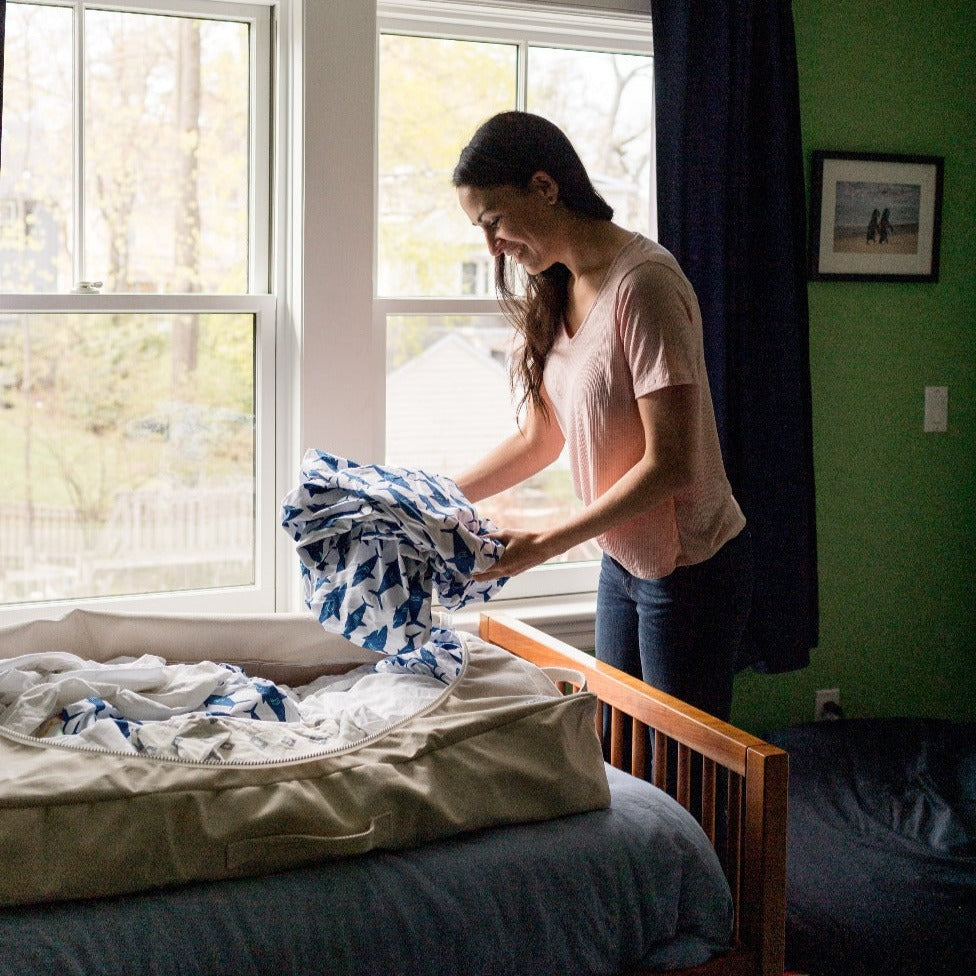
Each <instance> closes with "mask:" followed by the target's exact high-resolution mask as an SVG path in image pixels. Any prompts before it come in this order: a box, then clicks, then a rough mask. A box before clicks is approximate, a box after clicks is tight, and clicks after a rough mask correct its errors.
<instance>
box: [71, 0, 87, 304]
mask: <svg viewBox="0 0 976 976" xmlns="http://www.w3.org/2000/svg"><path fill="white" fill-rule="evenodd" d="M73 28H74V30H73V34H72V37H73V42H74V44H73V48H74V50H73V61H74V95H73V99H72V122H71V131H72V153H73V157H74V175H73V179H72V188H71V192H72V215H73V221H74V222H73V224H72V228H71V275H72V278H73V285H74V287H76V288H77V287H78V283H79V282H81V281H82V280H83V279H84V278H85V250H84V249H85V232H84V227H85V5H84V3H83V2H82V0H77V2H76V3H75V7H74V24H73Z"/></svg>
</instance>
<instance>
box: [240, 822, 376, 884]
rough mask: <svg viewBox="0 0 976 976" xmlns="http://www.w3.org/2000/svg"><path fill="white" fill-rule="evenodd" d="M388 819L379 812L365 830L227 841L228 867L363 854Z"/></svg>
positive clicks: (290, 863) (246, 867) (278, 864)
mask: <svg viewBox="0 0 976 976" xmlns="http://www.w3.org/2000/svg"><path fill="white" fill-rule="evenodd" d="M389 821H390V814H389V813H382V814H380V815H379V816H378V817H374V818H373V819H372V821H370V825H369V827H367V828H366V830H363V831H360V832H359V833H356V834H341V835H338V836H325V835H322V834H271V835H268V836H264V837H247V838H245V839H243V840H237V841H233V842H232V843H230V844H228V845H227V850H226V859H227V868H228V870H230V871H249V870H254V869H256V868H269V867H275V868H279V867H289V866H293V865H298V864H307V863H309V862H311V861H324V860H329V859H331V858H336V857H349V856H350V855H353V854H365V853H366V851H371V850H373V849H374V848H375V847H377V846H378V845H379V844H380V842H381V839H382V838H383V837H384V836H385V835H386V834H387V833H388V828H389Z"/></svg>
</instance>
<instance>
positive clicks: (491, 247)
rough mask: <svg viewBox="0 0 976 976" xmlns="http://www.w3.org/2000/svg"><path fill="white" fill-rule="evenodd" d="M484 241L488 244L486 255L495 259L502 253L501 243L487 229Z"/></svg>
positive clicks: (493, 233) (491, 231)
mask: <svg viewBox="0 0 976 976" xmlns="http://www.w3.org/2000/svg"><path fill="white" fill-rule="evenodd" d="M485 240H486V241H487V243H488V253H489V254H490V255H491V256H492V257H493V258H497V257H498V255H499V254H501V253H502V242H501V241H499V239H498V238H497V237H496V236H495V232H494V231H493V230H490V229H489V228H487V227H486V228H485Z"/></svg>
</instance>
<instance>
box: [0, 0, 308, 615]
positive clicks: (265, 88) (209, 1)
mask: <svg viewBox="0 0 976 976" xmlns="http://www.w3.org/2000/svg"><path fill="white" fill-rule="evenodd" d="M41 2H43V3H46V4H48V5H50V6H57V7H64V8H69V9H72V10H74V12H75V24H76V30H75V35H74V45H75V56H76V58H75V59H76V74H75V78H76V90H75V92H74V107H73V116H74V121H73V128H74V135H73V140H74V146H75V148H74V154H75V155H74V158H75V167H74V184H73V188H72V192H73V196H74V207H75V214H76V218H77V219H76V221H75V231H74V246H73V258H72V259H73V262H74V265H73V269H72V270H73V277H74V279H75V281H76V282H77V281H80V280H81V279H82V277H83V275H82V262H83V260H84V257H83V251H82V248H83V239H82V238H83V234H82V227H83V212H82V207H83V205H84V196H83V192H82V191H83V187H84V172H83V165H84V163H83V159H82V155H81V149H80V146H81V145H82V142H83V140H82V138H81V135H82V132H81V125H82V122H81V119H82V112H83V105H84V92H83V85H82V82H83V78H82V76H81V70H80V67H79V65H80V58H79V57H78V54H79V52H80V51H81V50H82V43H83V31H84V19H83V18H82V17H81V16H80V14H81V12H82V10H83V9H84V7H85V6H86V5H87V6H91V7H96V8H98V9H113V10H119V11H123V12H126V11H128V12H141V13H156V14H169V15H175V16H199V17H202V18H207V19H214V20H233V21H237V22H242V21H243V22H247V23H248V24H249V25H250V28H251V30H250V45H251V50H250V59H251V65H252V71H251V77H250V92H249V97H250V104H251V106H252V108H253V114H252V118H251V131H250V144H249V159H248V164H249V172H250V174H251V178H250V188H249V193H250V197H251V198H250V201H249V227H248V242H249V249H248V251H249V253H248V282H249V290H248V292H247V293H246V294H237V295H233V294H227V295H224V294H221V295H214V294H202V295H197V294H193V295H172V294H143V293H137V294H121V293H112V294H75V293H70V294H37V293H31V294H3V295H0V312H8V311H9V312H26V313H66V314H73V313H86V312H88V313H91V312H102V313H131V314H136V315H137V314H159V313H167V312H188V313H221V312H223V313H235V314H241V313H243V314H251V315H253V316H254V318H255V349H254V368H255V375H254V382H255V403H254V408H255V457H254V465H255V482H254V490H255V508H254V511H255V535H254V545H255V551H254V581H253V583H252V584H251V585H244V586H240V587H227V588H215V589H206V590H193V591H179V592H177V591H166V592H160V593H151V594H133V595H120V596H113V597H103V598H97V599H96V598H91V599H81V600H70V601H44V602H39V603H20V604H11V605H9V606H3V607H0V624H14V623H17V622H19V621H21V620H26V619H37V618H50V617H56V616H60V615H61V614H63V613H65V612H67V611H68V610H69V609H71V608H72V607H79V606H83V607H87V608H91V609H103V610H121V611H142V612H185V613H201V612H204V613H247V612H260V611H263V612H271V611H273V610H275V609H280V608H282V607H285V606H289V605H290V604H291V603H292V602H293V600H294V594H293V592H292V591H293V589H294V587H293V586H291V585H290V584H289V581H288V574H287V570H286V567H285V565H284V562H285V560H284V558H283V557H284V556H285V554H286V551H287V539H284V541H282V537H284V533H283V532H282V531H281V530H280V529H279V528H278V526H277V513H278V501H279V499H280V497H281V495H282V493H283V490H284V484H285V480H284V479H285V471H284V467H285V466H284V464H283V463H282V461H283V458H284V456H285V451H286V450H287V445H288V443H289V436H290V431H291V429H292V428H291V427H290V426H289V424H288V422H287V419H286V418H287V417H288V411H287V410H286V409H282V404H280V403H279V402H278V401H279V399H280V394H279V393H278V392H277V391H279V390H281V389H283V388H284V384H283V383H282V378H283V377H282V376H281V375H278V374H279V373H282V372H284V371H283V370H282V368H281V359H280V356H279V355H278V354H277V352H276V349H277V347H278V346H279V345H281V344H282V343H279V342H278V341H277V338H276V337H277V335H278V333H279V331H280V329H279V326H278V318H279V314H280V311H281V309H280V308H279V304H278V302H277V300H276V297H275V292H276V291H280V290H282V289H284V290H286V291H287V292H288V293H289V294H290V293H291V292H292V290H293V289H292V287H291V280H290V276H291V262H290V259H289V255H288V254H287V253H285V252H287V250H288V249H287V241H282V240H281V238H282V236H283V234H284V231H285V229H286V224H285V223H284V222H283V221H282V222H276V223H275V224H274V225H272V193H273V192H274V194H275V196H276V200H275V203H276V210H277V212H278V213H290V212H293V208H291V207H290V206H289V196H288V195H289V193H291V192H293V186H294V184H293V181H292V180H290V179H289V178H288V176H287V174H285V173H284V172H283V171H282V172H279V173H278V174H277V178H276V177H275V174H274V169H273V163H274V161H275V158H276V155H277V159H278V161H279V164H281V163H283V162H284V161H285V160H286V159H287V158H288V156H287V154H285V153H284V152H283V151H282V150H284V149H285V148H286V146H287V144H288V139H289V136H290V134H289V131H288V122H289V118H290V116H291V112H290V106H289V105H288V103H286V102H285V101H283V100H281V99H279V100H278V101H276V95H275V88H274V87H273V82H274V75H275V74H277V77H278V78H279V79H280V78H285V77H292V76H293V71H294V65H293V64H292V59H291V57H290V48H289V46H288V45H286V44H283V43H281V41H280V39H281V38H286V37H290V35H291V32H292V30H293V28H294V24H293V21H292V20H291V18H290V16H289V13H290V11H288V10H284V9H282V10H280V11H277V13H278V14H279V16H278V18H277V21H276V18H275V17H274V14H275V13H276V9H275V8H276V7H279V6H282V7H284V6H290V5H288V4H286V5H279V4H277V3H275V2H274V0H251V2H247V3H240V2H233V0H111V2H109V3H93V2H90V0H89V2H88V3H87V4H86V3H84V2H83V0H41ZM276 39H277V43H276ZM281 88H282V89H283V90H286V91H288V92H291V90H292V89H293V86H292V85H285V86H281ZM273 122H274V123H275V127H274V131H273V130H272V124H273ZM273 146H274V148H275V150H276V154H273V152H272V147H273ZM258 174H267V178H265V177H264V176H259V175H258ZM275 254H280V255H282V260H281V262H280V264H279V262H278V261H275V260H274V259H273V257H272V256H273V255H275ZM272 267H275V269H276V271H275V273H274V274H272V272H271V269H272ZM272 289H274V290H272ZM284 345H286V346H287V347H288V348H294V347H293V345H290V344H288V343H284ZM284 378H285V379H288V378H289V377H288V376H287V374H286V375H285V377H284ZM276 420H277V426H276ZM292 558H294V557H293V555H292Z"/></svg>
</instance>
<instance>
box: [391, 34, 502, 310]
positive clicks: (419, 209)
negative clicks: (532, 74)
mask: <svg viewBox="0 0 976 976" xmlns="http://www.w3.org/2000/svg"><path fill="white" fill-rule="evenodd" d="M516 59H517V50H516V48H515V46H514V45H511V44H489V43H481V42H473V41H454V40H442V39H439V38H428V37H409V36H404V35H400V34H384V35H382V37H381V38H380V102H379V104H380V111H379V229H378V242H377V247H378V284H377V289H378V293H379V294H380V295H385V296H402V297H407V296H409V297H416V296H430V297H441V296H447V295H460V294H465V293H467V294H470V291H468V292H466V291H465V289H466V288H468V287H469V278H467V277H466V273H465V271H464V268H463V262H464V261H465V260H466V259H467V257H468V255H469V254H470V253H472V252H477V253H478V254H479V256H480V255H483V254H484V253H485V243H484V236H483V235H482V233H481V232H480V231H478V230H476V229H475V228H473V227H472V226H471V225H470V223H469V222H468V221H467V220H466V219H465V218H464V216H463V214H461V211H460V208H459V207H458V204H457V197H456V195H455V192H454V189H453V187H452V186H451V173H452V172H453V170H454V166H455V164H456V163H457V158H458V154H459V153H460V152H461V150H462V149H463V148H464V146H465V144H466V143H467V141H468V140H469V139H470V138H471V135H472V133H473V132H474V130H475V129H476V128H477V127H478V125H480V124H481V123H482V122H483V121H484V120H485V119H486V118H488V116H490V115H493V114H494V113H495V112H500V111H503V110H504V109H510V108H514V107H515V91H516V88H515V78H516Z"/></svg>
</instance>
